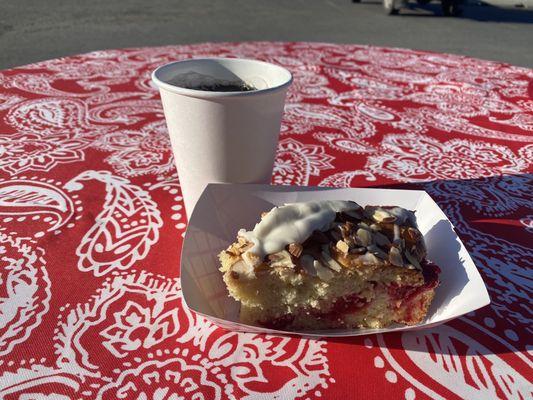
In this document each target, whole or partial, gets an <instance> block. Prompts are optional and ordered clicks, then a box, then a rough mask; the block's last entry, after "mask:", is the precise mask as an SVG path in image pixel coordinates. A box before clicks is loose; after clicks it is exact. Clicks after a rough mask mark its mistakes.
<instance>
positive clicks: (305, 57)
mask: <svg viewBox="0 0 533 400" xmlns="http://www.w3.org/2000/svg"><path fill="white" fill-rule="evenodd" d="M208 56H228V57H234V56H236V57H248V58H259V59H263V60H266V61H270V62H273V63H277V64H280V65H283V66H285V67H287V68H288V69H290V70H291V71H292V73H293V74H294V78H295V80H294V85H293V86H292V88H291V89H290V91H289V96H288V99H287V106H286V112H285V117H284V122H283V129H282V133H281V138H280V143H279V152H278V157H277V161H276V167H275V173H274V177H273V183H275V184H294V185H326V186H377V185H381V186H398V185H401V186H408V187H417V188H424V189H425V190H427V191H428V192H429V193H430V194H431V195H432V196H433V197H434V198H435V200H436V201H437V202H438V203H439V204H440V206H441V207H442V208H443V209H444V211H445V212H446V214H447V215H448V217H449V218H450V219H451V220H452V222H453V223H454V224H455V226H456V229H457V231H458V233H459V234H460V236H461V238H462V239H463V241H464V242H465V244H466V246H467V248H468V249H469V251H470V252H471V254H472V257H473V258H474V260H475V262H476V264H477V266H478V267H479V269H480V270H481V273H482V275H483V277H484V279H485V282H486V284H487V286H488V288H489V292H490V295H491V298H492V304H491V305H490V306H488V307H485V308H483V309H481V310H478V311H476V312H473V313H471V314H469V315H467V316H464V317H462V318H459V319H457V320H454V321H451V322H449V323H447V324H446V325H442V326H439V327H436V328H431V329H428V330H422V331H418V332H414V333H397V334H386V335H375V336H367V337H357V338H349V339H335V340H306V339H302V338H287V337H272V336H264V335H253V334H237V333H233V332H229V331H225V330H222V329H220V328H217V327H216V326H214V325H213V324H211V323H210V322H208V321H206V320H205V319H203V318H200V317H198V316H196V315H194V314H192V313H191V312H189V311H187V310H186V309H185V308H184V307H183V306H182V301H181V293H180V284H179V279H178V276H179V271H178V266H179V249H180V245H181V240H182V236H183V233H184V229H185V226H186V220H185V216H184V210H183V206H182V198H181V196H180V186H179V183H178V180H177V178H176V172H175V168H174V166H173V160H172V155H171V151H170V146H169V142H168V137H167V133H166V128H165V122H164V118H163V113H162V109H161V104H160V100H159V95H158V93H157V91H156V90H155V88H154V87H153V86H152V85H151V83H150V72H151V71H152V70H153V69H154V68H155V67H157V66H159V65H161V64H163V63H166V62H168V61H171V60H178V59H184V58H189V57H208ZM532 78H533V71H532V70H529V69H525V68H518V67H512V66H508V65H504V64H499V63H494V62H488V61H481V60H475V59H471V58H467V57H459V56H451V55H443V54H433V53H425V52H416V51H410V50H401V49H386V48H376V47H365V46H353V45H333V44H310V43H242V44H229V43H220V44H199V45H192V46H175V47H174V46H172V47H159V48H144V49H129V50H109V51H98V52H93V53H88V54H84V55H80V56H74V57H67V58H60V59H56V60H51V61H45V62H40V63H36V64H32V65H28V66H24V67H20V68H16V69H12V70H7V71H3V72H1V73H0V178H1V181H0V398H3V399H15V398H16V399H52V398H53V399H67V398H68V399H74V398H76V399H78V398H84V399H92V398H104V399H119V398H135V399H137V398H138V399H181V398H187V399H189V398H190V399H221V398H249V399H259V398H260V399H271V398H283V399H292V398H328V399H331V398H337V399H346V398H356V397H361V398H363V397H364V398H375V399H380V400H381V399H392V398H405V399H409V400H411V399H415V398H416V399H423V398H428V397H429V398H435V399H437V398H459V397H462V398H467V399H489V398H496V397H498V398H514V399H526V398H531V397H530V396H531V389H532V386H531V380H532V378H533V373H532V356H531V354H532V353H531V351H532V340H531V338H532V328H531V327H532V326H533V324H532V319H531V302H530V296H531V289H532V279H531V271H532V266H533V254H532V248H531V245H532V243H533V210H532V203H533V198H532V196H533V195H532V194H533V182H532V175H531V171H532V166H531V161H532V159H533V137H532V134H531V132H532V131H533V100H532V86H533V84H532ZM528 91H529V93H528ZM191 134H192V133H191ZM413 183H414V184H413ZM391 203H394V199H391Z"/></svg>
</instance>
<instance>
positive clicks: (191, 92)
mask: <svg viewBox="0 0 533 400" xmlns="http://www.w3.org/2000/svg"><path fill="white" fill-rule="evenodd" d="M221 60H223V61H230V62H253V63H257V64H263V65H266V66H268V67H269V68H276V69H279V70H280V71H281V72H282V73H284V74H285V75H286V79H284V80H283V82H282V83H280V84H279V85H275V86H271V87H267V88H264V89H255V90H250V91H242V92H218V91H207V90H198V89H189V88H184V87H181V86H177V85H172V84H170V83H168V82H165V81H164V80H162V79H161V74H162V73H163V72H165V71H167V70H168V69H171V68H172V67H173V66H175V65H176V64H184V63H193V62H202V61H221ZM292 81H293V77H292V74H291V72H290V71H289V70H288V69H286V68H284V67H282V66H280V65H276V64H273V63H269V62H266V61H261V60H254V59H249V58H230V57H203V58H188V59H185V60H179V61H172V62H170V63H167V64H164V65H161V66H159V67H158V68H156V69H155V70H154V71H153V72H152V82H154V83H155V85H156V86H157V87H158V88H160V89H165V90H168V91H169V92H172V93H177V94H182V95H185V96H190V97H202V98H210V97H241V96H260V95H264V94H267V93H272V92H276V91H279V90H283V89H285V88H287V87H289V86H290V85H291V84H292Z"/></svg>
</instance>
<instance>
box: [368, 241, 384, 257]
mask: <svg viewBox="0 0 533 400" xmlns="http://www.w3.org/2000/svg"><path fill="white" fill-rule="evenodd" d="M367 249H368V251H369V252H371V253H372V254H374V255H375V256H377V257H379V258H381V259H383V260H386V259H387V258H388V255H387V253H385V252H384V251H383V250H381V249H380V248H379V247H378V246H376V245H373V244H372V245H370V246H368V247H367Z"/></svg>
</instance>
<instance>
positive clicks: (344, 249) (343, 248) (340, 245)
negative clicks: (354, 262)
mask: <svg viewBox="0 0 533 400" xmlns="http://www.w3.org/2000/svg"><path fill="white" fill-rule="evenodd" d="M335 247H336V248H337V249H339V250H340V251H341V252H342V253H343V254H345V255H346V254H348V252H349V251H350V246H348V244H347V243H346V242H344V241H343V240H339V241H338V242H337V244H336V245H335Z"/></svg>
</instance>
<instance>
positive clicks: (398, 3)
mask: <svg viewBox="0 0 533 400" xmlns="http://www.w3.org/2000/svg"><path fill="white" fill-rule="evenodd" d="M352 1H353V2H354V3H360V2H361V0H352ZM382 1H383V8H384V9H385V12H386V13H387V14H389V15H396V14H398V12H399V11H400V9H401V8H405V7H407V2H408V0H382ZM440 1H441V9H442V14H443V15H446V16H450V15H453V16H454V17H457V16H459V15H461V13H462V7H461V5H462V3H463V1H462V0H440ZM416 2H417V3H418V4H420V5H425V4H428V3H429V2H431V0H416Z"/></svg>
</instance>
